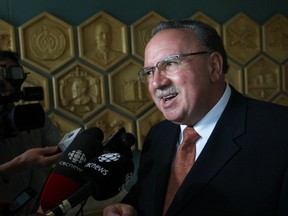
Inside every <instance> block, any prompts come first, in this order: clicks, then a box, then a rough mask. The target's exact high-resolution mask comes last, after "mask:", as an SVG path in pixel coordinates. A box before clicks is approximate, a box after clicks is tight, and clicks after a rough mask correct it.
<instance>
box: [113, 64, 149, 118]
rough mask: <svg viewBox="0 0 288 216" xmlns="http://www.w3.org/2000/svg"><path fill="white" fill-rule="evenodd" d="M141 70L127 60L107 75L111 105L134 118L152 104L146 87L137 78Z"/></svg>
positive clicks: (139, 66)
mask: <svg viewBox="0 0 288 216" xmlns="http://www.w3.org/2000/svg"><path fill="white" fill-rule="evenodd" d="M141 68H142V65H140V64H138V63H137V62H135V61H133V60H129V61H127V62H125V63H124V64H123V65H121V66H120V67H118V68H117V69H116V70H115V71H113V72H111V73H110V74H109V90H110V99H111V104H112V105H114V106H116V107H118V108H119V109H122V110H124V111H125V112H127V113H129V114H131V115H134V116H136V115H138V114H140V113H141V112H143V111H144V110H145V109H147V108H148V107H149V106H150V105H151V104H152V103H153V101H152V100H151V97H150V94H149V92H148V88H147V85H146V84H143V83H142V82H141V81H140V79H139V78H138V71H139V70H140V69H141Z"/></svg>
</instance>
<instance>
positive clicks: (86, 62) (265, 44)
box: [0, 11, 288, 150]
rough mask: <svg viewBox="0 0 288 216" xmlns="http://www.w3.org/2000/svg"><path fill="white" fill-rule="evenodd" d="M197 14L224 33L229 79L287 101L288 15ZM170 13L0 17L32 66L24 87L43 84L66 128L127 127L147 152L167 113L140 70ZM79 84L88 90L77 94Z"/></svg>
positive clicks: (2, 42) (2, 41)
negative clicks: (126, 18)
mask: <svg viewBox="0 0 288 216" xmlns="http://www.w3.org/2000/svg"><path fill="white" fill-rule="evenodd" d="M190 17H191V18H193V19H198V20H201V21H203V22H206V23H208V24H210V25H212V26H213V27H214V28H215V29H216V30H217V31H218V33H219V34H220V35H222V36H223V41H224V44H225V46H226V49H227V54H228V63H229V65H230V70H229V72H228V74H227V75H226V80H227V82H229V83H231V84H232V85H233V86H234V87H235V88H236V89H237V90H238V91H240V92H242V93H243V94H246V95H248V96H250V97H254V98H258V99H260V100H265V101H271V102H273V103H279V104H283V105H288V66H287V65H288V19H287V17H286V16H284V15H282V14H274V15H273V16H271V17H270V18H268V19H267V21H266V22H264V23H263V24H260V23H257V22H256V21H254V20H253V19H251V18H250V17H248V16H247V15H246V14H244V13H242V12H241V13H238V14H235V15H234V16H232V17H231V19H229V20H227V21H226V22H225V23H224V24H223V25H221V24H219V23H217V22H216V21H215V20H213V19H211V18H210V17H209V16H207V15H206V14H205V13H203V12H201V11H199V12H197V13H195V14H191V16H190ZM166 19H167V18H166V17H162V16H161V15H159V14H157V12H155V11H151V12H149V13H147V14H145V15H143V17H141V18H139V19H138V20H137V21H135V22H134V23H132V24H131V25H130V26H128V25H127V24H125V23H123V22H121V21H120V20H118V19H117V17H112V16H111V15H109V14H108V13H106V12H103V11H101V12H99V13H96V14H95V15H93V16H91V17H90V18H88V19H87V20H86V21H84V22H82V23H81V24H79V26H73V27H72V26H71V25H70V24H68V23H66V22H64V21H62V20H61V18H59V17H55V16H53V15H52V14H50V13H48V12H44V13H42V14H40V15H38V16H36V17H34V18H32V19H31V20H30V21H28V22H27V23H25V24H24V25H22V26H20V27H17V26H12V25H11V24H9V23H7V22H5V21H3V20H0V48H1V49H10V50H17V51H18V52H20V53H21V61H22V63H23V65H24V66H25V67H24V69H25V71H26V72H30V74H29V75H28V79H27V81H26V83H25V84H23V87H24V86H42V88H43V89H44V93H45V94H44V101H43V102H42V104H43V107H44V109H45V111H47V112H48V113H49V114H50V117H51V119H52V120H53V121H54V122H55V124H56V125H57V126H58V127H59V128H60V130H61V132H62V133H63V134H64V133H66V132H68V131H71V130H73V129H75V128H77V127H84V128H88V127H93V126H96V127H100V128H101V129H102V130H103V131H104V134H105V138H104V139H106V138H108V137H109V136H110V135H111V134H112V133H113V132H114V131H115V130H117V129H119V128H120V127H125V128H126V131H127V132H131V133H133V134H134V135H135V136H136V137H137V143H136V148H138V149H139V150H141V149H142V144H143V141H144V139H145V136H146V134H147V132H148V130H149V128H150V127H151V126H152V125H153V124H155V123H157V122H159V121H161V120H162V119H164V117H163V115H162V114H161V113H160V111H159V110H158V109H157V108H156V107H155V106H154V104H153V101H152V100H151V98H150V95H149V93H148V89H147V86H146V85H143V84H141V83H140V82H139V79H138V77H137V73H138V71H139V69H140V68H142V66H143V55H144V48H145V45H146V44H147V42H148V40H149V39H150V37H151V36H150V32H151V29H152V28H153V26H154V25H155V24H156V23H158V22H159V21H163V20H166ZM16 28H18V31H15V33H16V32H17V34H19V35H15V33H14V29H16ZM73 30H75V31H73ZM129 30H130V34H129ZM17 36H18V37H17ZM17 39H18V40H19V41H17ZM15 40H16V42H15ZM17 42H18V43H17ZM15 43H16V44H19V45H20V46H19V49H16V47H15ZM74 45H77V46H78V47H77V49H74ZM99 47H100V48H99ZM130 48H131V50H130ZM97 50H101V51H100V52H101V54H99V55H98V54H96V52H97ZM73 83H75V84H73ZM76 83H77V85H76ZM77 86H78V88H77ZM79 87H80V90H81V91H80V92H82V94H83V96H79V95H78V94H76V92H77V89H78V90H79ZM73 92H74V93H73Z"/></svg>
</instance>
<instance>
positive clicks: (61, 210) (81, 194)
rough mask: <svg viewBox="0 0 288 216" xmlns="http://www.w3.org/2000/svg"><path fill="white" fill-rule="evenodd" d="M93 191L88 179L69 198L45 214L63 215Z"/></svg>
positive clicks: (52, 215) (50, 215)
mask: <svg viewBox="0 0 288 216" xmlns="http://www.w3.org/2000/svg"><path fill="white" fill-rule="evenodd" d="M93 191H94V186H93V184H92V183H91V182H90V181H89V182H87V183H86V184H85V185H83V186H82V187H80V189H79V190H77V191H76V192H74V193H73V194H72V195H71V196H70V197H69V198H67V199H65V200H63V201H62V202H61V203H60V204H59V205H58V206H56V207H55V208H53V209H52V210H48V211H47V212H46V216H64V215H66V214H67V213H68V212H69V211H70V210H71V209H72V208H74V207H75V206H76V205H78V204H79V203H81V202H82V201H83V200H85V199H86V198H88V197H89V196H91V195H92V193H93Z"/></svg>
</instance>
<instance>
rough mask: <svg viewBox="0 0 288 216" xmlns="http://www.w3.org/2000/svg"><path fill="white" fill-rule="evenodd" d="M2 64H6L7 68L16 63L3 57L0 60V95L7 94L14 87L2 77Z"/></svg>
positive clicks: (12, 90)
mask: <svg viewBox="0 0 288 216" xmlns="http://www.w3.org/2000/svg"><path fill="white" fill-rule="evenodd" d="M2 65H6V67H7V68H8V67H10V66H13V65H16V63H15V62H14V61H12V60H11V59H4V60H1V61H0V94H1V95H2V96H8V95H10V94H11V93H12V92H14V91H15V88H14V87H13V86H12V85H11V84H10V83H9V82H8V81H7V80H6V79H5V78H4V76H3V66H2Z"/></svg>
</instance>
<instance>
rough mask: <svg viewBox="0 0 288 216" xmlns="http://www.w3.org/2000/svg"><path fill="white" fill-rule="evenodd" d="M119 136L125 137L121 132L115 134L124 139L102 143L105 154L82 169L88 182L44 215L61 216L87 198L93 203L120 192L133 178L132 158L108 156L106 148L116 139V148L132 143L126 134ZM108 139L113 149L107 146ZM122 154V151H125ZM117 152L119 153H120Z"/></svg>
mask: <svg viewBox="0 0 288 216" xmlns="http://www.w3.org/2000/svg"><path fill="white" fill-rule="evenodd" d="M118 132H119V131H118ZM123 132H124V133H125V130H124V131H123V130H121V132H119V133H121V134H122V135H121V136H122V138H124V139H122V138H121V139H119V138H120V137H121V136H118V135H119V133H117V132H116V133H114V134H113V135H112V136H111V137H110V138H108V140H107V141H106V142H105V143H106V150H105V151H106V152H105V153H104V154H102V155H100V156H98V157H95V158H94V159H92V160H91V161H89V162H88V163H87V164H86V165H85V166H84V168H83V172H82V175H83V176H86V179H87V180H88V182H87V183H86V184H85V185H83V186H82V187H81V188H80V189H79V190H77V191H76V192H75V193H73V194H72V195H71V196H70V197H68V198H67V199H65V200H63V201H62V202H61V203H60V204H59V205H58V206H57V207H55V208H53V209H52V210H49V211H48V212H47V213H46V215H49V216H63V215H66V214H67V213H68V212H69V211H70V210H71V209H72V208H74V207H75V206H76V205H78V204H79V203H81V202H82V201H83V200H85V199H87V198H88V197H89V196H91V195H92V197H93V198H94V199H95V200H105V199H109V198H111V197H113V196H115V195H117V194H118V193H120V192H121V190H122V189H123V188H124V187H125V185H126V184H127V182H128V181H129V180H130V179H131V176H132V174H133V171H134V164H133V160H132V157H130V153H129V154H127V153H128V152H125V153H118V152H115V151H114V150H111V152H109V149H108V148H107V146H114V144H115V142H116V140H117V138H118V145H120V146H126V145H127V146H132V145H133V144H134V141H135V138H134V136H133V135H132V134H130V133H126V134H123ZM115 134H117V136H115ZM125 136H127V138H125ZM132 137H133V138H132ZM112 138H113V143H114V144H113V145H112V144H111V142H109V140H111V139H112ZM123 142H124V143H123ZM131 142H132V143H131ZM124 150H125V151H126V149H124ZM120 151H122V152H123V150H122V149H121V150H120ZM129 151H130V152H131V155H132V151H131V149H129Z"/></svg>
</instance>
